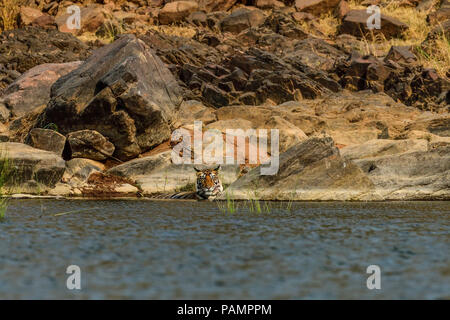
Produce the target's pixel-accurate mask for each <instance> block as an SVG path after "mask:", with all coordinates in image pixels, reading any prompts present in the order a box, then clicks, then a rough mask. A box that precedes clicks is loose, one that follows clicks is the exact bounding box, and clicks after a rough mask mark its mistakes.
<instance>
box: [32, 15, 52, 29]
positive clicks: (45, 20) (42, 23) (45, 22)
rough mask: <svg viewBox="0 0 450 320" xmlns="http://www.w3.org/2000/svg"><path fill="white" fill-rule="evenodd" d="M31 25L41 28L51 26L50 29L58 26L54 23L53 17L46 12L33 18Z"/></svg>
mask: <svg viewBox="0 0 450 320" xmlns="http://www.w3.org/2000/svg"><path fill="white" fill-rule="evenodd" d="M31 25H32V26H33V27H41V28H52V29H57V28H58V24H57V23H56V21H55V18H53V17H52V16H49V15H47V14H46V15H43V16H40V17H39V18H36V19H35V20H33V22H32V23H31Z"/></svg>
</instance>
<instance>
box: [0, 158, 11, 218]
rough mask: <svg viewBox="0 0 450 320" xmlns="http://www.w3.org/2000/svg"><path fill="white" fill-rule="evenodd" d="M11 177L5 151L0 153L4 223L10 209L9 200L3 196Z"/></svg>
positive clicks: (0, 202) (0, 210) (0, 207)
mask: <svg viewBox="0 0 450 320" xmlns="http://www.w3.org/2000/svg"><path fill="white" fill-rule="evenodd" d="M10 176H11V166H10V163H9V159H8V157H7V153H6V152H4V151H3V150H1V151H0V221H3V220H4V219H5V216H6V210H7V209H8V199H7V198H5V197H4V196H3V193H4V188H5V185H6V182H7V181H8V180H9V179H10Z"/></svg>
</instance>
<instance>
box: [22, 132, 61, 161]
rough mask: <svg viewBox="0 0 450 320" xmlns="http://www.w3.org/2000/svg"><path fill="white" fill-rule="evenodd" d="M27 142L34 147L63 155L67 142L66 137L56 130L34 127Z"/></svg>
mask: <svg viewBox="0 0 450 320" xmlns="http://www.w3.org/2000/svg"><path fill="white" fill-rule="evenodd" d="M25 143H26V144H28V145H30V146H32V147H33V148H36V149H41V150H46V151H50V152H53V153H55V154H57V155H58V156H61V155H62V153H63V150H64V146H65V144H66V137H65V136H63V135H62V134H60V133H58V132H56V131H54V130H50V129H40V128H34V129H32V130H31V131H30V132H29V133H28V136H27V137H26V139H25Z"/></svg>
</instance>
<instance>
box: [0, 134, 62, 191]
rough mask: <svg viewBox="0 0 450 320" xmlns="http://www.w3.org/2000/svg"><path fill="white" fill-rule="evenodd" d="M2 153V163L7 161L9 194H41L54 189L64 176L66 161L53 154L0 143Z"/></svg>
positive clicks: (25, 146) (14, 144)
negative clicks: (48, 189) (47, 189)
mask: <svg viewBox="0 0 450 320" xmlns="http://www.w3.org/2000/svg"><path fill="white" fill-rule="evenodd" d="M0 152H1V155H2V159H1V160H0V161H7V162H6V163H7V166H6V168H7V172H8V174H7V181H6V191H7V192H8V191H9V192H14V193H19V192H26V193H30V192H31V193H34V192H36V193H39V192H41V191H44V190H45V189H46V188H52V187H54V186H55V184H56V183H57V182H59V181H60V180H61V177H62V176H63V174H64V170H65V163H64V160H63V159H62V158H61V157H60V156H58V155H56V154H55V153H53V152H49V151H44V150H39V149H35V148H33V147H30V146H29V145H26V144H22V143H14V142H4V143H0Z"/></svg>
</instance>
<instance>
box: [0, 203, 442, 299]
mask: <svg viewBox="0 0 450 320" xmlns="http://www.w3.org/2000/svg"><path fill="white" fill-rule="evenodd" d="M270 206H271V210H270V213H267V212H266V213H254V212H253V213H252V212H250V211H249V210H248V209H243V210H242V212H240V213H234V214H230V213H223V212H222V211H221V210H220V209H219V208H218V205H217V204H216V203H211V202H190V201H168V202H165V201H157V202H154V201H148V200H134V201H126V200H115V201H111V200H108V201H98V200H96V201H77V200H39V199H35V200H11V202H10V204H9V208H8V211H7V218H6V221H4V222H2V223H0V298H1V299H6V298H8V299H15V298H19V299H25V298H26V299H53V298H59V299H70V298H74V299H103V298H105V299H116V298H132V299H137V298H139V299H214V298H220V299H305V298H309V299H361V298H369V299H372V298H374V299H391V298H393V299H406V298H412V299H416V298H424V299H442V298H443V299H450V255H449V253H450V236H449V235H450V202H389V203H342V202H325V203H294V204H292V207H291V208H289V206H288V205H287V204H285V203H284V204H280V203H271V204H270ZM83 210H84V211H83ZM65 212H69V213H66V214H64V213H65ZM58 213H63V214H62V215H59V216H55V214H58ZM69 265H77V266H79V267H80V269H81V285H82V288H81V290H79V291H77V290H73V291H71V290H68V289H67V287H66V279H67V277H69V275H68V274H66V268H67V267H68V266H69ZM369 265H378V266H379V267H380V269H381V290H368V289H367V286H366V280H367V278H368V277H369V276H370V274H367V273H366V268H367V267H368V266H369Z"/></svg>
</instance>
